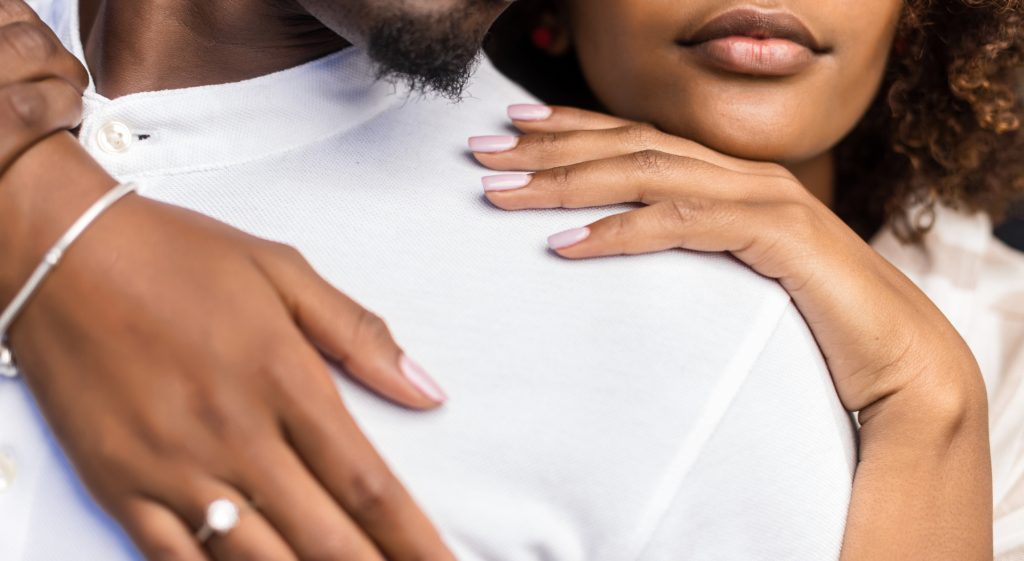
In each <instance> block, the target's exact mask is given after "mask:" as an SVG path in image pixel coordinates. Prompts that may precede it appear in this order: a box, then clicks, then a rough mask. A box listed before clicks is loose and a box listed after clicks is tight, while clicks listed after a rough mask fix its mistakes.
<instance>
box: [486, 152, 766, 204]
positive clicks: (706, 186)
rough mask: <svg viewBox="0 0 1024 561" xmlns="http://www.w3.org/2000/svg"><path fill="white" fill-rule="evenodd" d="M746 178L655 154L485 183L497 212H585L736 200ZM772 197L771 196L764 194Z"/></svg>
mask: <svg viewBox="0 0 1024 561" xmlns="http://www.w3.org/2000/svg"><path fill="white" fill-rule="evenodd" d="M746 179H747V176H746V175H744V174H739V173H736V172H734V171H731V170H727V169H724V168H721V167H718V166H716V165H714V164H709V163H707V162H705V161H703V160H695V159H693V158H686V157H682V156H675V155H673V154H667V153H665V152H658V151H656V150H647V151H643V152H636V153H632V154H627V155H624V156H616V157H612V158H607V159H603V160H595V161H591V162H584V163H581V164H574V165H570V166H563V167H557V168H553V169H549V170H544V171H539V172H536V173H533V174H526V173H518V174H502V175H493V176H488V177H484V178H483V185H484V191H485V193H486V195H487V198H488V199H489V200H490V201H491V202H492V203H493V204H494V205H496V206H498V207H499V208H503V209H505V210H521V209H526V208H559V207H564V208H583V207H593V206H605V205H612V204H618V203H645V204H653V203H657V202H659V201H662V200H665V199H669V198H672V197H680V196H702V197H709V198H723V199H738V198H743V197H745V196H747V186H748V185H749V181H746ZM768 195H770V193H768Z"/></svg>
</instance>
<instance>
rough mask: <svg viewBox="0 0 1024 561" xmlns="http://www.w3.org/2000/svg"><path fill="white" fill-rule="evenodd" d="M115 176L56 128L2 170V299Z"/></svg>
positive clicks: (0, 299)
mask: <svg viewBox="0 0 1024 561" xmlns="http://www.w3.org/2000/svg"><path fill="white" fill-rule="evenodd" d="M115 183H116V181H115V180H114V179H113V178H111V177H110V176H109V175H108V174H107V173H106V172H105V171H104V170H103V168H102V167H100V165H99V164H98V163H97V162H96V161H95V160H93V158H92V157H91V156H90V155H89V154H88V153H87V152H86V151H85V150H84V149H83V148H82V147H81V146H80V145H79V144H78V141H77V140H75V138H74V137H73V136H71V134H70V133H67V132H60V133H56V134H53V135H51V136H49V137H47V138H46V139H44V140H42V141H40V142H39V143H38V144H36V145H34V146H33V147H32V148H30V149H29V150H28V151H27V152H25V153H24V154H22V155H21V156H20V157H19V158H18V159H17V160H16V161H15V162H14V163H13V164H12V165H11V167H10V168H9V169H8V170H7V171H6V172H5V173H4V174H3V175H0V258H2V259H3V261H4V263H5V266H4V267H3V268H0V302H6V301H7V300H9V299H10V297H11V296H12V295H13V293H14V291H16V290H17V287H18V286H19V285H20V283H23V282H24V281H25V279H27V278H28V275H29V273H30V272H31V271H32V269H33V268H34V267H35V266H36V265H37V264H38V263H39V261H40V260H41V259H42V257H43V253H45V252H46V249H47V248H48V247H49V246H50V245H51V244H52V243H53V242H54V241H56V239H57V238H58V237H59V236H60V235H61V233H62V232H63V231H64V230H65V229H67V227H68V226H70V225H71V224H72V223H73V222H74V221H75V219H76V218H77V217H78V216H79V215H80V214H81V213H82V212H83V211H84V210H85V209H87V208H88V207H89V205H91V204H92V203H93V202H95V200H96V199H97V198H99V197H100V196H101V195H102V194H103V193H104V192H105V191H106V190H107V189H109V188H110V187H111V186H113V185H114V184H115Z"/></svg>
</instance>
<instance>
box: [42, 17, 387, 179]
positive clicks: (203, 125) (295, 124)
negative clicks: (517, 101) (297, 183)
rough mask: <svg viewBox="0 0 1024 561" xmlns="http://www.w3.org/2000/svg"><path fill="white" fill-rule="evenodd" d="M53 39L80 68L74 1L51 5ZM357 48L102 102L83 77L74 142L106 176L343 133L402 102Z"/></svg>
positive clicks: (202, 163) (247, 157)
mask: <svg viewBox="0 0 1024 561" xmlns="http://www.w3.org/2000/svg"><path fill="white" fill-rule="evenodd" d="M53 5H54V9H55V10H57V11H58V13H55V14H52V16H53V19H52V21H53V23H54V26H55V30H56V32H57V34H58V36H59V37H60V39H61V41H62V42H64V44H65V45H67V46H69V47H70V49H71V50H72V52H73V53H74V54H75V56H77V57H78V58H79V59H80V60H82V61H83V63H84V61H85V56H84V49H83V47H82V41H81V37H80V34H79V29H80V27H79V18H78V1H77V0H69V1H67V2H54V3H53ZM400 89H401V88H400V87H399V86H396V85H394V84H391V83H387V82H383V81H380V80H378V79H377V76H376V68H375V66H374V64H373V63H372V62H371V61H370V59H369V57H367V56H366V55H365V53H364V52H362V51H361V50H360V49H357V48H355V47H349V48H346V49H344V50H342V51H340V52H337V53H333V54H330V55H327V56H325V57H323V58H320V59H318V60H315V61H312V62H309V63H306V64H303V65H300V66H297V67H294V68H290V69H288V70H284V71H281V72H276V73H274V74H269V75H266V76H261V77H258V78H254V79H251V80H245V81H242V82H235V83H230V84H222V85H215V86H202V87H194V88H185V89H178V90H165V91H157V92H144V93H138V94H132V95H128V96H124V97H121V98H118V99H114V100H111V99H108V98H106V97H104V96H102V95H100V94H98V93H97V92H96V88H95V84H94V83H92V80H91V77H90V84H89V88H88V89H87V90H86V92H85V113H84V120H83V123H82V128H81V132H80V133H79V138H80V140H81V142H82V144H83V145H84V146H85V147H86V148H87V149H88V150H89V151H90V153H92V154H93V156H95V157H96V158H97V159H98V160H99V161H100V163H101V164H103V166H104V167H105V168H107V170H108V171H109V172H110V173H112V174H113V175H114V176H116V177H119V178H121V179H129V178H130V179H138V178H144V177H147V176H163V175H169V174H178V173H189V172H193V171H202V170H206V169H216V168H222V167H227V166H232V165H236V164H241V163H245V162H249V161H253V160H256V159H259V158H262V157H266V156H269V155H272V154H278V153H284V152H287V151H290V150H295V149H298V148H300V147H302V146H305V145H308V144H310V143H314V142H317V141H320V140H323V139H325V138H327V137H330V136H333V135H337V134H342V133H344V132H345V131H348V130H351V129H353V128H355V127H357V126H358V125H360V124H362V123H364V122H366V121H368V120H369V119H371V118H373V117H374V116H375V115H377V114H379V113H380V112H381V111H383V110H385V109H387V108H388V107H390V106H392V105H394V104H397V103H400V102H401V101H402V100H403V99H406V95H405V94H406V93H407V92H406V91H404V90H403V91H399V90H400Z"/></svg>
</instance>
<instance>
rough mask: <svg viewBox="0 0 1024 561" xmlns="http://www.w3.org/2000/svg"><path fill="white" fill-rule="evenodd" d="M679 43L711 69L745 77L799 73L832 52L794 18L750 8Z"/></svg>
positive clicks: (722, 18) (720, 18) (713, 22)
mask: <svg viewBox="0 0 1024 561" xmlns="http://www.w3.org/2000/svg"><path fill="white" fill-rule="evenodd" d="M678 43H679V45H681V46H683V47H685V48H687V49H690V50H692V51H693V52H695V53H696V54H698V55H700V56H701V58H702V59H703V61H704V62H706V63H707V64H709V65H710V66H712V67H714V68H717V69H719V70H724V71H726V72H732V73H737V74H744V75H748V76H765V77H783V76H792V75H795V74H799V73H800V72H802V71H804V70H806V69H807V68H808V67H810V66H811V65H813V64H814V63H815V62H816V60H817V58H818V56H819V55H824V54H827V53H829V52H831V51H830V49H828V48H825V47H822V46H821V45H820V43H819V42H818V40H817V39H816V38H815V37H814V35H813V34H812V33H811V32H810V31H809V30H808V29H807V27H806V26H805V25H804V24H803V22H801V21H800V19H799V18H797V17H796V16H794V15H791V14H787V13H769V12H761V11H757V10H751V9H741V10H733V11H730V12H726V13H725V14H722V15H721V16H718V17H716V18H715V19H713V20H711V21H710V22H708V23H707V24H705V25H704V26H703V27H701V28H700V29H699V30H698V31H697V32H696V33H694V34H693V35H692V36H690V37H689V38H686V39H683V40H681V41H679V42H678Z"/></svg>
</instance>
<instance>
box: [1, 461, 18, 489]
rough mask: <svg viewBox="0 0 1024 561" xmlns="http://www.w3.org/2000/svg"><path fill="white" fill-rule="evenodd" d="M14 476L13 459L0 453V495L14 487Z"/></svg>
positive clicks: (15, 469)
mask: <svg viewBox="0 0 1024 561" xmlns="http://www.w3.org/2000/svg"><path fill="white" fill-rule="evenodd" d="M15 475H17V466H16V465H15V463H14V458H12V457H11V456H10V455H9V454H5V453H4V452H0V494H3V492H4V491H6V490H8V489H10V488H11V486H12V485H14V476H15Z"/></svg>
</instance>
